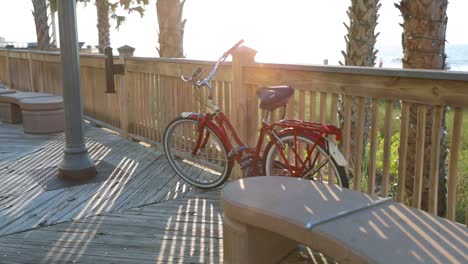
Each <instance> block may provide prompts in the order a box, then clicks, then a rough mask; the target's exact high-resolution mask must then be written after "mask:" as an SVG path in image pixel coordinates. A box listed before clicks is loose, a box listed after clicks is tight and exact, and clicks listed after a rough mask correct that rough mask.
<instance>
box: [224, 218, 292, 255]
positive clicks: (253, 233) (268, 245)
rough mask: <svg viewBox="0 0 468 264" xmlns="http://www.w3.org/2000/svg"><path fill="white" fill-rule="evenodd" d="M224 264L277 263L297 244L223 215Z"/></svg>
mask: <svg viewBox="0 0 468 264" xmlns="http://www.w3.org/2000/svg"><path fill="white" fill-rule="evenodd" d="M223 237H224V238H223V243H224V263H229V264H230V263H245V264H250V263H252V264H253V263H278V262H279V261H280V260H281V259H283V258H284V257H285V256H286V254H288V253H289V252H291V251H292V250H293V249H294V248H295V247H297V245H298V243H297V242H296V241H293V240H290V239H288V238H285V237H283V236H280V235H277V234H275V233H271V232H269V231H266V230H263V229H260V228H256V227H252V226H247V225H244V224H242V223H239V222H237V221H234V220H232V219H230V218H228V217H227V216H226V215H223Z"/></svg>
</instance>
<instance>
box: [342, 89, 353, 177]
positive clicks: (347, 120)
mask: <svg viewBox="0 0 468 264" xmlns="http://www.w3.org/2000/svg"><path fill="white" fill-rule="evenodd" d="M344 97H345V98H344V108H345V109H344V117H343V119H344V124H343V154H344V156H345V158H346V162H347V168H346V172H347V171H348V170H349V168H350V164H349V161H350V151H351V105H352V102H353V98H352V97H351V96H349V95H345V96H344Z"/></svg>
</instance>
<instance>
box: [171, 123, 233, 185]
mask: <svg viewBox="0 0 468 264" xmlns="http://www.w3.org/2000/svg"><path fill="white" fill-rule="evenodd" d="M198 126H199V122H197V121H196V120H193V119H190V118H184V117H178V118H176V119H174V120H173V121H172V122H171V123H170V124H169V125H168V126H167V128H166V130H165V132H164V137H163V147H164V153H165V155H166V158H167V160H168V161H169V164H170V165H171V167H172V168H173V169H174V171H175V172H176V173H177V175H179V176H180V177H181V178H182V179H183V180H184V181H186V182H187V183H190V184H191V185H193V186H196V187H198V188H201V189H211V188H215V187H218V186H220V185H222V184H223V183H224V182H225V181H226V180H227V179H228V178H229V175H230V174H231V169H232V168H231V166H230V165H229V158H228V154H227V152H226V148H225V147H224V145H223V144H222V142H221V140H220V137H219V136H218V135H217V134H216V133H215V132H214V131H213V130H212V129H210V128H209V127H205V129H204V130H203V133H207V132H208V133H209V135H208V141H207V143H206V146H207V147H205V148H203V149H202V150H200V151H199V152H198V153H197V154H196V155H193V154H192V153H191V150H192V149H193V146H194V144H195V142H196V140H197V137H198V133H199V131H198ZM205 136H206V134H204V135H203V137H205ZM173 143H175V144H173Z"/></svg>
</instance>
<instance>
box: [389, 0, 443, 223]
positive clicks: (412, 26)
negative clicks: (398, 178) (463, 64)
mask: <svg viewBox="0 0 468 264" xmlns="http://www.w3.org/2000/svg"><path fill="white" fill-rule="evenodd" d="M447 5H448V0H431V1H428V0H402V1H401V2H400V4H395V6H396V7H397V8H398V9H399V10H400V11H401V14H402V16H403V24H402V26H403V38H402V45H403V68H410V69H438V70H441V69H445V58H446V55H445V32H446V28H447ZM433 112H434V111H433V109H432V108H430V109H428V111H427V115H426V126H425V127H426V138H425V146H424V153H426V154H427V153H430V149H431V133H432V131H431V128H432V123H433ZM416 116H417V107H416V106H411V107H410V120H409V122H410V126H409V127H410V130H409V138H408V141H409V142H408V143H409V145H408V152H407V164H408V166H407V168H406V183H405V189H406V190H405V195H406V198H407V199H408V200H409V201H411V200H412V197H413V185H414V176H413V175H414V160H415V154H416V146H415V142H414V139H415V138H416V137H415V136H416V129H415V128H416V122H417V121H416ZM442 120H443V121H442V129H444V130H445V128H446V125H445V109H444V111H443V118H442ZM442 132H443V131H441V134H442V137H441V142H434V143H435V144H440V146H441V148H440V150H441V151H440V154H441V156H440V162H439V181H438V182H439V184H438V205H437V208H438V211H437V213H438V215H440V216H442V215H444V214H445V209H446V204H445V200H446V197H445V177H446V170H445V159H446V156H447V152H446V146H445V133H442ZM429 168H430V155H425V156H424V167H423V181H424V182H425V183H426V184H424V183H423V193H422V204H421V208H422V209H424V210H427V209H428V204H427V202H428V182H429V172H430V169H429Z"/></svg>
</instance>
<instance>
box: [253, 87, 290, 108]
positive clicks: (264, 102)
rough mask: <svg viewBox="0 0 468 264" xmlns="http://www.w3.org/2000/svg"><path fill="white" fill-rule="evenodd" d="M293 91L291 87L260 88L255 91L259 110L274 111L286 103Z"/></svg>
mask: <svg viewBox="0 0 468 264" xmlns="http://www.w3.org/2000/svg"><path fill="white" fill-rule="evenodd" d="M293 93H294V89H293V88H291V86H287V85H283V86H262V87H259V88H258V89H257V96H258V98H259V99H260V108H261V109H264V110H269V111H272V110H275V109H276V108H278V107H280V106H284V105H286V104H287V103H288V100H289V98H290V97H291V96H292V95H293Z"/></svg>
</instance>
